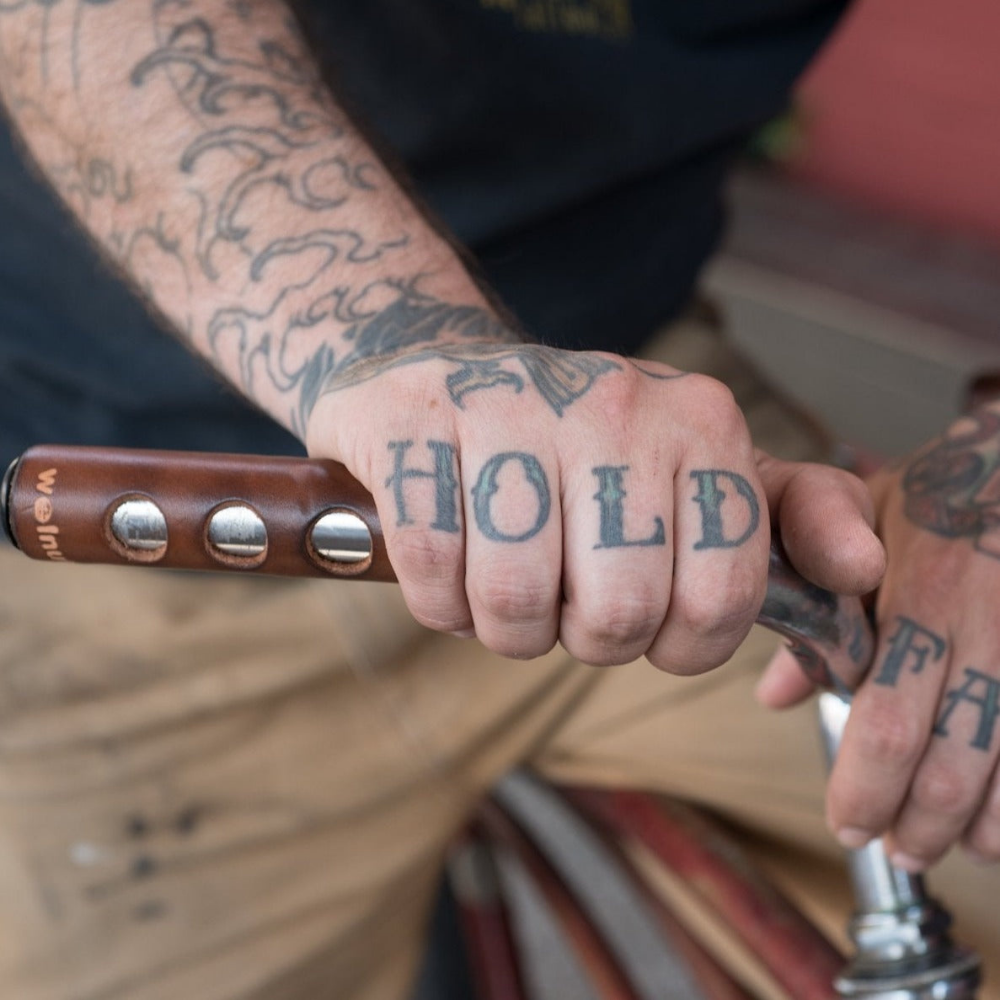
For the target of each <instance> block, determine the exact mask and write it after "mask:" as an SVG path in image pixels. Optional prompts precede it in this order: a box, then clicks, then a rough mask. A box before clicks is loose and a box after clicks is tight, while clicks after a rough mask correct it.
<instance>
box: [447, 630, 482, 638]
mask: <svg viewBox="0 0 1000 1000" xmlns="http://www.w3.org/2000/svg"><path fill="white" fill-rule="evenodd" d="M448 634H449V635H453V636H454V637H455V638H456V639H475V638H476V630H475V629H474V628H467V629H463V630H462V631H460V632H449V633H448Z"/></svg>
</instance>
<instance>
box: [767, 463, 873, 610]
mask: <svg viewBox="0 0 1000 1000" xmlns="http://www.w3.org/2000/svg"><path fill="white" fill-rule="evenodd" d="M757 456H758V463H757V467H758V470H759V472H760V477H761V482H762V484H763V487H764V493H765V496H766V498H767V505H768V509H769V510H770V511H771V521H772V524H774V525H776V526H777V527H778V528H779V529H780V534H781V540H782V544H783V545H784V548H785V552H786V553H787V554H788V558H789V559H790V560H791V562H792V565H793V566H794V567H795V568H796V569H797V570H798V571H799V572H800V573H801V574H802V575H803V576H804V577H805V578H806V579H807V580H809V581H810V582H811V583H815V584H817V585H818V586H820V587H825V588H826V589H827V590H832V591H833V592H834V593H837V594H851V595H860V594H867V593H869V592H871V591H873V590H875V589H876V588H877V587H878V585H879V584H880V583H881V581H882V577H883V575H884V574H885V566H886V560H885V549H884V548H883V546H882V543H881V542H880V541H879V539H878V537H877V536H876V535H875V532H874V531H873V527H874V524H875V510H874V506H873V504H872V500H871V497H870V496H869V493H868V490H867V488H866V487H865V484H864V483H863V482H862V481H861V480H860V479H858V478H857V477H855V476H852V475H850V473H847V472H844V471H843V470H841V469H835V468H833V467H831V466H825V465H817V464H814V463H807V462H784V461H781V460H779V459H775V458H772V457H771V456H769V455H766V454H764V453H763V452H760V451H758V453H757Z"/></svg>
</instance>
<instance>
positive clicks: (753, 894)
mask: <svg viewBox="0 0 1000 1000" xmlns="http://www.w3.org/2000/svg"><path fill="white" fill-rule="evenodd" d="M563 791H564V793H565V794H566V795H567V797H568V798H569V800H570V801H571V802H572V803H573V804H574V805H575V806H576V807H577V808H578V809H580V810H581V812H583V813H584V814H585V815H588V816H590V817H591V819H592V820H593V821H594V822H596V823H597V824H599V825H601V826H603V827H605V828H607V829H609V830H610V831H612V832H613V833H614V835H615V836H617V837H621V838H632V839H635V840H638V841H640V842H641V843H642V844H643V845H644V846H645V847H646V848H647V849H649V850H650V851H652V853H653V854H654V855H655V856H656V857H657V858H658V859H659V860H660V861H661V862H662V863H663V864H665V865H666V866H667V867H668V868H670V869H671V870H672V871H674V872H676V873H677V874H678V875H680V876H681V877H682V878H683V879H684V880H685V881H686V882H687V883H688V885H690V886H691V887H692V888H694V889H695V890H696V891H697V892H698V893H699V894H700V895H701V897H702V899H703V900H704V901H705V902H706V903H707V904H708V905H709V906H711V907H712V908H713V909H714V910H715V912H716V913H718V914H719V916H720V917H721V918H722V919H723V920H724V921H725V922H726V924H727V925H728V926H729V927H730V928H731V929H732V930H733V931H734V932H735V933H736V934H737V935H738V936H739V937H740V938H741V939H742V940H743V941H744V942H745V943H746V945H747V946H748V947H749V949H750V950H751V951H752V952H753V953H754V954H756V955H757V956H758V957H759V958H760V961H761V963H762V964H763V965H764V966H765V967H766V968H767V969H768V970H769V971H770V973H771V974H772V976H774V978H775V980H776V981H777V982H778V983H779V985H781V987H782V988H783V989H784V990H785V991H786V992H787V993H788V995H789V996H790V997H795V1000H837V993H836V991H835V990H834V988H833V980H834V976H835V975H836V974H837V973H839V972H840V971H841V970H842V968H843V966H844V958H843V956H842V955H841V954H840V953H839V952H838V951H837V949H836V948H834V946H833V945H832V944H830V942H829V941H827V939H826V938H825V937H824V936H823V935H822V934H821V933H820V932H819V931H818V930H817V929H816V928H815V927H814V926H813V925H812V924H811V923H809V922H808V921H807V920H806V918H805V917H803V916H802V914H801V913H799V912H798V911H797V910H796V909H795V908H794V907H793V906H792V905H791V904H790V903H789V902H788V900H786V899H785V897H784V896H782V895H781V893H779V892H778V890H777V889H776V888H775V887H774V886H772V885H770V884H769V883H767V882H766V881H765V880H764V879H763V878H762V877H761V876H760V875H759V874H758V873H756V872H755V871H754V870H753V869H751V868H750V867H749V866H748V865H747V863H746V862H745V861H744V860H743V859H742V857H741V856H740V854H739V852H738V850H737V849H736V847H735V845H734V844H733V841H732V838H730V837H728V836H726V835H724V834H722V833H721V832H720V831H719V830H718V828H717V827H715V826H714V825H713V824H712V823H710V822H709V821H708V820H707V819H706V818H705V817H704V816H702V815H701V814H699V813H698V812H697V811H696V810H693V809H691V808H690V807H687V806H684V805H681V804H680V803H677V802H672V801H667V800H662V799H659V798H654V797H653V796H651V795H647V794H645V793H643V792H632V791H601V790H597V789H569V788H564V789H563Z"/></svg>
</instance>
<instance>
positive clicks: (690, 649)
mask: <svg viewBox="0 0 1000 1000" xmlns="http://www.w3.org/2000/svg"><path fill="white" fill-rule="evenodd" d="M692 378H693V377H692ZM699 392H700V396H701V402H702V405H704V404H705V400H706V399H708V400H709V401H710V404H711V411H712V420H704V421H703V422H702V423H700V424H699V425H698V426H699V433H698V435H697V437H696V438H695V439H694V440H692V441H691V442H689V446H688V449H687V451H686V453H685V455H684V458H683V461H682V462H681V464H680V468H679V469H678V472H677V475H676V477H675V480H674V524H673V529H674V546H675V548H674V574H673V586H672V589H671V593H670V604H669V607H668V609H667V614H666V618H665V619H664V623H663V626H662V627H661V628H660V631H659V632H658V633H657V635H656V638H655V639H654V641H653V644H652V645H651V647H650V649H649V652H648V653H647V657H648V658H649V660H650V662H651V663H653V664H654V665H655V666H657V667H659V668H661V669H663V670H667V671H669V672H671V673H681V674H692V673H699V672H702V671H704V670H708V669H711V668H712V667H715V666H718V665H719V664H721V663H723V662H725V661H726V660H727V659H728V658H729V657H730V656H732V654H733V653H734V652H735V650H736V648H737V647H738V646H739V644H740V643H741V642H742V641H743V639H745V638H746V635H747V633H748V632H749V631H750V628H751V626H752V625H753V622H754V619H755V618H756V617H757V614H758V613H759V611H760V608H761V605H762V604H763V601H764V596H765V593H766V588H767V563H768V546H769V542H770V527H769V523H768V514H767V508H766V504H765V501H764V495H763V491H762V488H761V485H760V481H759V479H758V476H757V470H756V465H755V462H754V457H753V452H752V449H751V447H750V444H749V435H748V433H747V431H746V425H745V423H744V421H743V416H742V414H741V413H740V411H739V410H738V408H736V406H735V404H734V403H733V401H732V397H731V396H730V395H729V394H728V391H727V390H725V389H724V388H722V389H721V392H720V391H719V389H715V388H713V387H712V384H711V383H709V385H707V386H701V387H699Z"/></svg>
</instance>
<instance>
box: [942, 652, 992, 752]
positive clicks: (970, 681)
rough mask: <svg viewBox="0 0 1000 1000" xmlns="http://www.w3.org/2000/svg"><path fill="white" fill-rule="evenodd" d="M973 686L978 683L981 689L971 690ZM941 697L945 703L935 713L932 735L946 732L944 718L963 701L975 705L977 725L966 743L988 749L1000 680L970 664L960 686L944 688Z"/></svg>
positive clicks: (946, 718)
mask: <svg viewBox="0 0 1000 1000" xmlns="http://www.w3.org/2000/svg"><path fill="white" fill-rule="evenodd" d="M977 686H981V693H979V694H974V693H973V688H975V687H977ZM944 697H945V701H947V703H948V704H947V705H946V706H945V708H944V710H943V711H942V712H941V715H940V716H939V717H938V720H937V724H936V725H935V726H934V735H935V736H947V735H948V720H949V719H950V718H951V716H952V713H953V712H954V711H955V709H956V708H958V706H959V704H960V703H961V702H963V701H967V702H969V704H970V705H975V706H976V707H977V708H978V709H979V727H978V728H977V729H976V734H975V736H973V737H972V739H971V740H970V741H969V746H970V747H974V748H975V749H976V750H989V748H990V744H991V743H992V742H993V730H994V729H995V728H996V721H997V716H998V715H1000V681H997V680H994V679H993V678H992V677H990V676H988V675H987V674H984V673H980V671H978V670H975V669H973V668H972V667H966V668H965V682H964V683H963V684H962V686H961V687H959V688H955V689H954V690H952V691H948V692H947V693H946V694H945V696H944Z"/></svg>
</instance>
